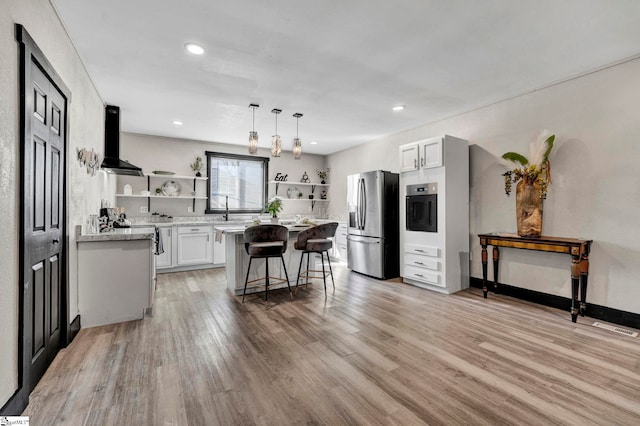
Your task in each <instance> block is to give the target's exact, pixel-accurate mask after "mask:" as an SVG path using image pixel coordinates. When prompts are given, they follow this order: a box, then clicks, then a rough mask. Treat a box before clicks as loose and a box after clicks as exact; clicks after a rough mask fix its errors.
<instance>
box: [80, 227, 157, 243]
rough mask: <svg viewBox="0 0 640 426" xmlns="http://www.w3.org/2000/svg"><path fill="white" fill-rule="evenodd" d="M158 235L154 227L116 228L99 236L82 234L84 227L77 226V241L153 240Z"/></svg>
mask: <svg viewBox="0 0 640 426" xmlns="http://www.w3.org/2000/svg"><path fill="white" fill-rule="evenodd" d="M155 235H156V229H155V228H154V227H153V226H144V227H139V226H136V227H133V228H115V229H113V230H112V231H107V232H101V233H99V234H86V233H82V227H81V226H80V225H78V226H76V241H77V242H79V243H80V242H91V241H130V240H153V239H154V238H155Z"/></svg>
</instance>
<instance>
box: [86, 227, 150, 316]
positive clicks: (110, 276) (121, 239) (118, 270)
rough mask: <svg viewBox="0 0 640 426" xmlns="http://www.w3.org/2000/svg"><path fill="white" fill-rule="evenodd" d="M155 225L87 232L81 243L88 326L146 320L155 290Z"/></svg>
mask: <svg viewBox="0 0 640 426" xmlns="http://www.w3.org/2000/svg"><path fill="white" fill-rule="evenodd" d="M154 242H155V228H154V227H142V228H122V229H114V230H112V231H109V232H103V233H100V234H84V233H82V232H81V227H80V226H78V227H77V228H76V243H77V245H78V308H79V310H80V316H81V321H82V326H83V327H95V326H98V325H105V324H113V323H117V322H122V321H130V320H136V319H142V318H143V317H144V315H145V313H147V314H150V313H151V308H152V305H153V297H154V292H155V256H154Z"/></svg>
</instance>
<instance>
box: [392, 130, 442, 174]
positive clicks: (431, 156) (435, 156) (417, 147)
mask: <svg viewBox="0 0 640 426" xmlns="http://www.w3.org/2000/svg"><path fill="white" fill-rule="evenodd" d="M442 142H443V138H442V137H436V138H431V139H425V140H422V141H418V142H412V143H409V144H406V145H402V146H400V172H401V173H403V172H411V171H414V170H419V169H430V168H434V167H441V166H442V165H443V164H444V156H443V152H444V151H443V149H442Z"/></svg>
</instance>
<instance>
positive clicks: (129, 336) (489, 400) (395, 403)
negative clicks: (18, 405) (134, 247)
mask: <svg viewBox="0 0 640 426" xmlns="http://www.w3.org/2000/svg"><path fill="white" fill-rule="evenodd" d="M335 275H336V290H335V292H333V291H332V290H331V287H330V284H329V291H328V293H327V297H326V298H325V294H324V291H323V287H322V283H321V282H317V283H315V284H314V285H313V286H309V288H308V289H302V290H300V291H299V292H298V295H297V297H295V298H294V300H293V301H290V300H289V297H288V294H287V293H286V291H274V292H273V293H271V294H270V298H269V299H270V301H272V302H273V303H274V304H273V306H272V307H271V308H270V309H269V310H265V309H264V307H263V304H262V302H261V301H260V300H259V299H257V297H256V296H251V297H249V298H248V300H247V301H246V302H245V303H244V304H241V303H240V299H241V298H240V297H234V296H231V295H230V294H229V293H228V292H227V290H226V285H225V278H224V270H223V269H219V270H205V271H193V272H184V273H176V274H162V275H159V277H158V291H157V293H156V301H155V306H154V316H153V318H146V319H145V320H142V321H133V322H127V323H122V324H117V325H113V326H104V327H95V328H89V329H83V330H81V331H80V333H79V335H78V336H77V338H76V339H75V340H74V342H73V343H72V344H71V345H70V346H69V347H68V348H66V349H64V350H63V351H61V352H60V354H59V355H58V357H57V358H56V359H55V360H54V363H53V365H52V366H51V367H50V368H49V370H48V371H47V373H46V374H45V376H44V377H43V379H42V381H41V382H40V383H39V384H38V386H37V387H36V389H35V390H34V392H33V393H32V394H31V399H30V404H29V406H28V407H27V409H26V411H25V413H24V415H28V416H30V419H31V424H32V425H38V426H41V425H48V424H51V425H54V424H55V425H85V424H87V425H217V424H224V425H236V424H265V425H267V424H268V425H287V424H327V425H337V424H349V425H353V424H367V425H369V424H371V425H375V424H397V425H414V424H433V425H440V424H442V425H458V424H485V425H499V424H514V425H515V424H517V425H523V424H525V425H526V424H531V425H542V424H567V425H573V424H575V425H581V426H584V425H591V424H600V425H614V424H615V425H638V424H640V339H639V338H632V337H628V336H623V335H619V334H615V333H612V332H609V331H606V330H601V329H597V328H594V327H592V326H591V325H590V324H591V323H592V322H593V321H592V319H590V318H587V317H584V318H583V317H580V318H579V319H578V323H577V324H573V323H572V322H571V320H570V315H569V313H568V312H564V311H559V310H555V309H551V308H545V307H542V306H539V305H532V304H529V303H525V302H521V301H518V300H515V299H511V298H508V297H504V296H500V295H497V296H496V295H493V294H491V295H490V296H489V298H488V299H486V300H485V299H483V298H482V292H481V291H479V290H468V291H463V292H460V293H458V294H455V295H450V296H445V295H440V294H436V293H432V292H429V291H426V290H421V289H418V288H415V287H411V286H408V285H404V284H400V283H397V282H382V281H377V280H374V279H370V278H366V277H364V276H361V275H358V274H355V273H351V272H350V271H348V270H347V269H346V268H345V267H344V266H342V267H340V266H338V267H336V268H335Z"/></svg>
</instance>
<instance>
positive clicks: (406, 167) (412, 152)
mask: <svg viewBox="0 0 640 426" xmlns="http://www.w3.org/2000/svg"><path fill="white" fill-rule="evenodd" d="M418 148H419V146H418V143H415V142H414V143H409V144H406V145H402V146H401V147H400V173H402V172H410V171H413V170H418V164H419V161H420V156H419V154H420V150H419V149H418Z"/></svg>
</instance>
